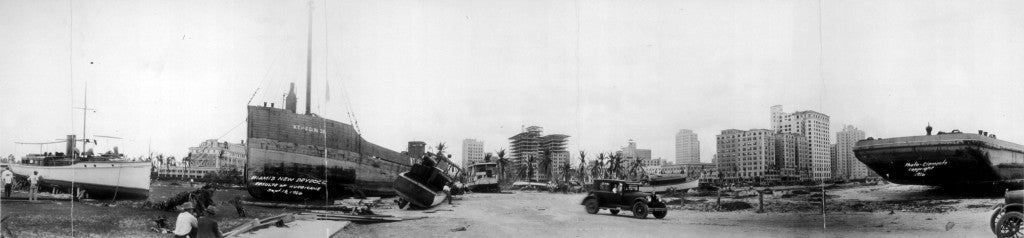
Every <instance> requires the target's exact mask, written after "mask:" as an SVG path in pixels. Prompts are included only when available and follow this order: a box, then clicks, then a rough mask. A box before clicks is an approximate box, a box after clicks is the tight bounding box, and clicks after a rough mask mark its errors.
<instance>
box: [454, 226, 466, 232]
mask: <svg viewBox="0 0 1024 238" xmlns="http://www.w3.org/2000/svg"><path fill="white" fill-rule="evenodd" d="M452 231H466V227H465V226H460V227H459V228H455V229H452Z"/></svg>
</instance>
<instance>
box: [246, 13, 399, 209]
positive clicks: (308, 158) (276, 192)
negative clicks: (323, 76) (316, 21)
mask: <svg viewBox="0 0 1024 238" xmlns="http://www.w3.org/2000/svg"><path fill="white" fill-rule="evenodd" d="M310 14H312V12H311V13H310ZM312 32H313V30H312V15H310V28H309V36H308V37H310V39H312V34H313V33H312ZM307 43H311V40H310V41H309V42H307ZM311 47H312V45H311V44H310V45H308V46H307V58H306V60H307V62H306V70H307V72H306V98H305V99H306V104H305V105H306V111H305V113H301V114H300V113H297V112H296V103H297V97H296V95H295V85H294V83H293V84H292V85H291V88H290V89H289V92H288V95H287V97H286V99H285V107H284V108H277V107H274V104H273V103H271V104H270V106H269V107H268V106H267V105H266V103H264V104H263V106H253V105H249V106H248V117H247V118H248V119H247V123H248V130H247V132H246V135H247V136H246V137H247V138H248V139H247V140H246V141H247V143H246V151H247V152H246V155H247V158H246V164H245V178H246V187H247V189H248V191H249V194H251V195H252V196H253V197H255V198H257V199H263V200H281V201H307V200H331V199H334V198H338V197H348V196H386V195H394V194H395V192H394V190H393V189H392V188H391V182H392V181H394V180H395V178H396V177H397V176H398V173H400V172H405V171H408V170H409V168H410V165H411V164H412V163H413V162H414V161H413V160H412V158H410V157H409V156H406V155H404V154H401V153H398V152H395V151H392V150H389V149H387V148H384V147H382V146H378V145H376V144H373V143H370V142H368V141H366V140H364V139H363V138H362V136H361V135H360V134H359V132H358V131H357V130H356V128H354V127H353V126H352V125H351V124H346V123H341V122H338V121H334V120H331V119H327V118H324V117H321V116H320V115H317V114H314V113H311V112H310V92H311V86H310V85H311V83H312V82H311V75H310V72H309V70H310V67H311V63H312V62H311V60H312V48H311Z"/></svg>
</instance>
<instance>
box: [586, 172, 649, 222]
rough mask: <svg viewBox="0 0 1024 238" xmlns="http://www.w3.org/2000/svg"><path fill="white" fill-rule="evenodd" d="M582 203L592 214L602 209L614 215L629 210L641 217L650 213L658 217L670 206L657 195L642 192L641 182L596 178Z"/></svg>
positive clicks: (635, 215)
mask: <svg viewBox="0 0 1024 238" xmlns="http://www.w3.org/2000/svg"><path fill="white" fill-rule="evenodd" d="M581 204H582V205H583V206H584V207H585V208H586V210H587V213H590V214H596V213H597V212H598V211H600V210H601V209H608V210H610V211H611V213H612V215H617V214H619V211H620V210H628V211H631V212H633V217H636V218H640V219H644V218H647V214H649V213H650V214H654V217H656V218H658V219H661V218H665V215H666V214H668V208H667V207H665V203H663V202H662V201H661V200H660V199H658V196H657V195H654V194H653V193H647V192H641V191H640V183H639V182H627V181H623V180H612V179H596V180H594V184H593V187H591V188H590V192H589V193H587V197H586V198H583V202H582V203H581Z"/></svg>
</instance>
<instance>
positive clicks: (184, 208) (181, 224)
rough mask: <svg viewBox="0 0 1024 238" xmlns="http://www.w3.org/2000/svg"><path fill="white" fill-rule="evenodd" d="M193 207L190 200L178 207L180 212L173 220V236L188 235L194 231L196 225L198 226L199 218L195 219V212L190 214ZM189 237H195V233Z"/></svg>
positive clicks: (178, 237) (181, 237)
mask: <svg viewBox="0 0 1024 238" xmlns="http://www.w3.org/2000/svg"><path fill="white" fill-rule="evenodd" d="M195 208H196V207H195V205H193V204H192V202H185V204H182V205H181V206H180V207H179V209H181V213H179V214H178V219H177V220H176V221H174V232H173V233H174V237H175V238H185V237H190V236H189V235H192V234H194V233H195V232H194V231H196V227H199V220H198V219H196V215H195V214H192V213H193V210H195ZM191 237H195V235H192V236H191Z"/></svg>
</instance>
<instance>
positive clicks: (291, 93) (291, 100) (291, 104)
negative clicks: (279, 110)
mask: <svg viewBox="0 0 1024 238" xmlns="http://www.w3.org/2000/svg"><path fill="white" fill-rule="evenodd" d="M295 102H296V98H295V83H291V84H290V85H289V86H288V96H287V97H285V99H284V108H285V109H287V110H288V111H289V112H292V113H295Z"/></svg>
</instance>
